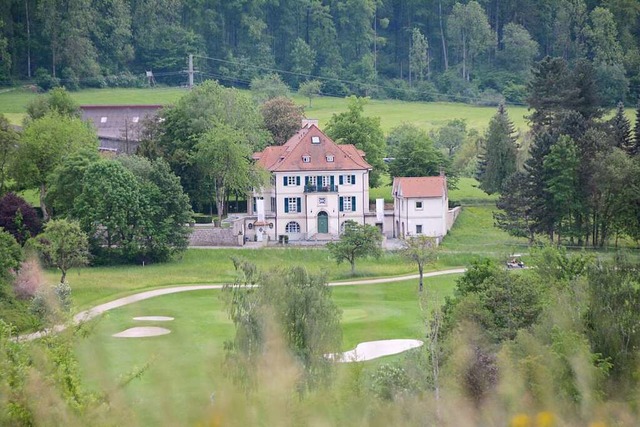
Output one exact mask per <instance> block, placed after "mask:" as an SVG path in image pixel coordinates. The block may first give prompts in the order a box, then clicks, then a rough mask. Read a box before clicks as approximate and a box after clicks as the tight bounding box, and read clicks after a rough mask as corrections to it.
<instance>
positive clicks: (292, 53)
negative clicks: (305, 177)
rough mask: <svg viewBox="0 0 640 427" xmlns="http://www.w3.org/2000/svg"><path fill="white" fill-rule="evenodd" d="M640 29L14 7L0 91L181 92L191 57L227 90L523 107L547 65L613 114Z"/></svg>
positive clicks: (529, 21)
mask: <svg viewBox="0 0 640 427" xmlns="http://www.w3.org/2000/svg"><path fill="white" fill-rule="evenodd" d="M639 17H640V1H638V0H603V1H595V0H510V1H507V0H502V1H501V0H479V1H474V0H472V1H461V2H456V1H454V0H430V1H418V0H386V1H385V0H279V1H275V0H272V1H260V0H246V1H237V0H224V1H221V0H208V1H201V2H194V1H187V0H135V1H126V0H7V1H4V2H2V4H0V21H1V22H2V28H1V29H0V58H1V64H2V65H1V66H0V81H2V82H4V83H11V82H13V81H16V80H22V79H28V78H30V77H34V76H36V74H37V73H39V74H38V76H39V77H40V79H41V80H44V79H45V78H46V77H49V76H51V77H55V78H58V79H61V83H62V84H64V85H65V86H67V88H71V86H76V85H80V86H82V85H84V86H98V87H99V86H105V85H112V86H127V85H136V84H143V83H144V82H145V79H144V77H143V76H144V72H145V71H147V70H153V72H154V73H155V75H156V79H157V80H158V82H162V83H167V84H177V83H184V82H186V77H185V75H184V73H182V71H183V70H184V69H186V66H187V63H186V58H187V55H188V54H195V55H197V57H196V62H195V65H196V69H197V70H198V71H199V72H200V73H201V75H202V76H203V77H205V78H206V77H215V78H218V79H220V80H222V81H224V83H225V84H237V85H248V83H249V82H250V81H251V79H252V78H254V77H256V76H258V75H260V74H264V73H265V72H267V71H268V70H277V71H278V72H279V73H280V74H281V75H282V77H283V78H284V79H285V81H286V82H287V83H288V84H289V85H291V86H293V87H294V88H297V86H298V85H299V84H300V83H301V82H303V81H305V80H308V79H310V78H311V77H309V76H314V78H317V77H320V78H322V81H323V87H322V91H323V92H324V93H326V94H328V95H338V96H344V95H347V94H357V95H371V96H379V97H394V98H403V99H421V100H433V99H453V100H462V101H466V102H478V103H497V102H498V101H499V100H501V99H502V97H503V96H504V98H505V99H506V100H507V101H509V102H514V103H522V102H523V101H524V98H525V96H526V83H527V81H528V80H529V77H530V66H531V64H532V63H533V62H534V61H536V60H539V59H541V58H543V57H544V56H552V57H562V58H564V59H565V60H567V61H569V63H570V64H572V65H573V64H575V63H576V62H577V61H579V60H588V61H590V62H592V63H593V65H594V67H595V68H596V71H597V76H598V85H599V86H600V88H601V89H602V93H603V95H602V100H601V101H602V103H603V104H606V105H615V103H616V102H618V101H626V102H629V103H633V102H635V100H636V99H637V96H638V93H639V91H640V71H639V70H640V51H639V48H638V46H640V19H639ZM38 70H39V71H38ZM53 83H54V84H55V83H57V81H56V80H54V81H53Z"/></svg>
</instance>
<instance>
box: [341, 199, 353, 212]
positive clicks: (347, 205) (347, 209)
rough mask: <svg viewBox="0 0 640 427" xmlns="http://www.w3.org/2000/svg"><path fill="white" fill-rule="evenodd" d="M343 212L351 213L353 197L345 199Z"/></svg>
mask: <svg viewBox="0 0 640 427" xmlns="http://www.w3.org/2000/svg"><path fill="white" fill-rule="evenodd" d="M342 211H343V212H351V197H344V198H343V201H342Z"/></svg>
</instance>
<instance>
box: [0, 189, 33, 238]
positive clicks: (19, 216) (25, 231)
mask: <svg viewBox="0 0 640 427" xmlns="http://www.w3.org/2000/svg"><path fill="white" fill-rule="evenodd" d="M41 226H42V224H41V222H40V218H38V214H37V213H36V211H35V209H33V207H32V206H31V205H30V204H29V203H27V201H26V200H24V199H23V198H22V197H20V196H17V195H15V194H13V193H7V194H5V195H4V196H3V197H2V198H0V228H3V229H4V230H5V231H6V232H8V233H10V234H11V235H12V236H13V237H14V238H15V239H16V241H17V242H18V243H20V245H24V244H25V242H26V241H27V240H29V239H30V238H32V237H34V236H35V235H36V234H38V233H39V232H40V228H41Z"/></svg>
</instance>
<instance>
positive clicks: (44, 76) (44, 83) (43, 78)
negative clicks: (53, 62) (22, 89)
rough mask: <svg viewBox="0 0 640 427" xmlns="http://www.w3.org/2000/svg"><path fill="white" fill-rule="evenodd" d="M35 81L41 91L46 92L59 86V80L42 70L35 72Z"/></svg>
mask: <svg viewBox="0 0 640 427" xmlns="http://www.w3.org/2000/svg"><path fill="white" fill-rule="evenodd" d="M35 81H36V84H37V85H38V87H39V88H40V89H41V90H43V91H48V90H49V89H53V88H54V87H58V86H60V79H58V78H57V77H53V76H52V75H51V74H49V72H48V71H47V70H45V69H44V68H38V69H37V70H36V74H35Z"/></svg>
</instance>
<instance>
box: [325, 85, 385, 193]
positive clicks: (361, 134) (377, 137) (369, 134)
mask: <svg viewBox="0 0 640 427" xmlns="http://www.w3.org/2000/svg"><path fill="white" fill-rule="evenodd" d="M366 103H367V100H366V99H364V98H357V97H350V98H349V105H348V111H345V112H343V113H337V114H333V115H332V116H331V119H330V120H329V123H327V127H326V133H327V135H328V136H329V137H330V138H331V139H333V140H334V141H335V142H336V143H338V144H353V145H355V146H356V147H358V148H359V149H361V150H363V151H364V152H365V155H366V160H367V162H369V164H370V165H371V166H373V170H372V171H371V175H370V178H369V183H370V185H371V186H372V187H377V186H379V185H380V184H381V183H380V174H381V173H382V172H384V170H385V164H384V162H383V160H382V158H383V157H384V153H385V142H384V135H383V133H382V129H381V128H380V117H368V116H365V115H364V106H365V105H366Z"/></svg>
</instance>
